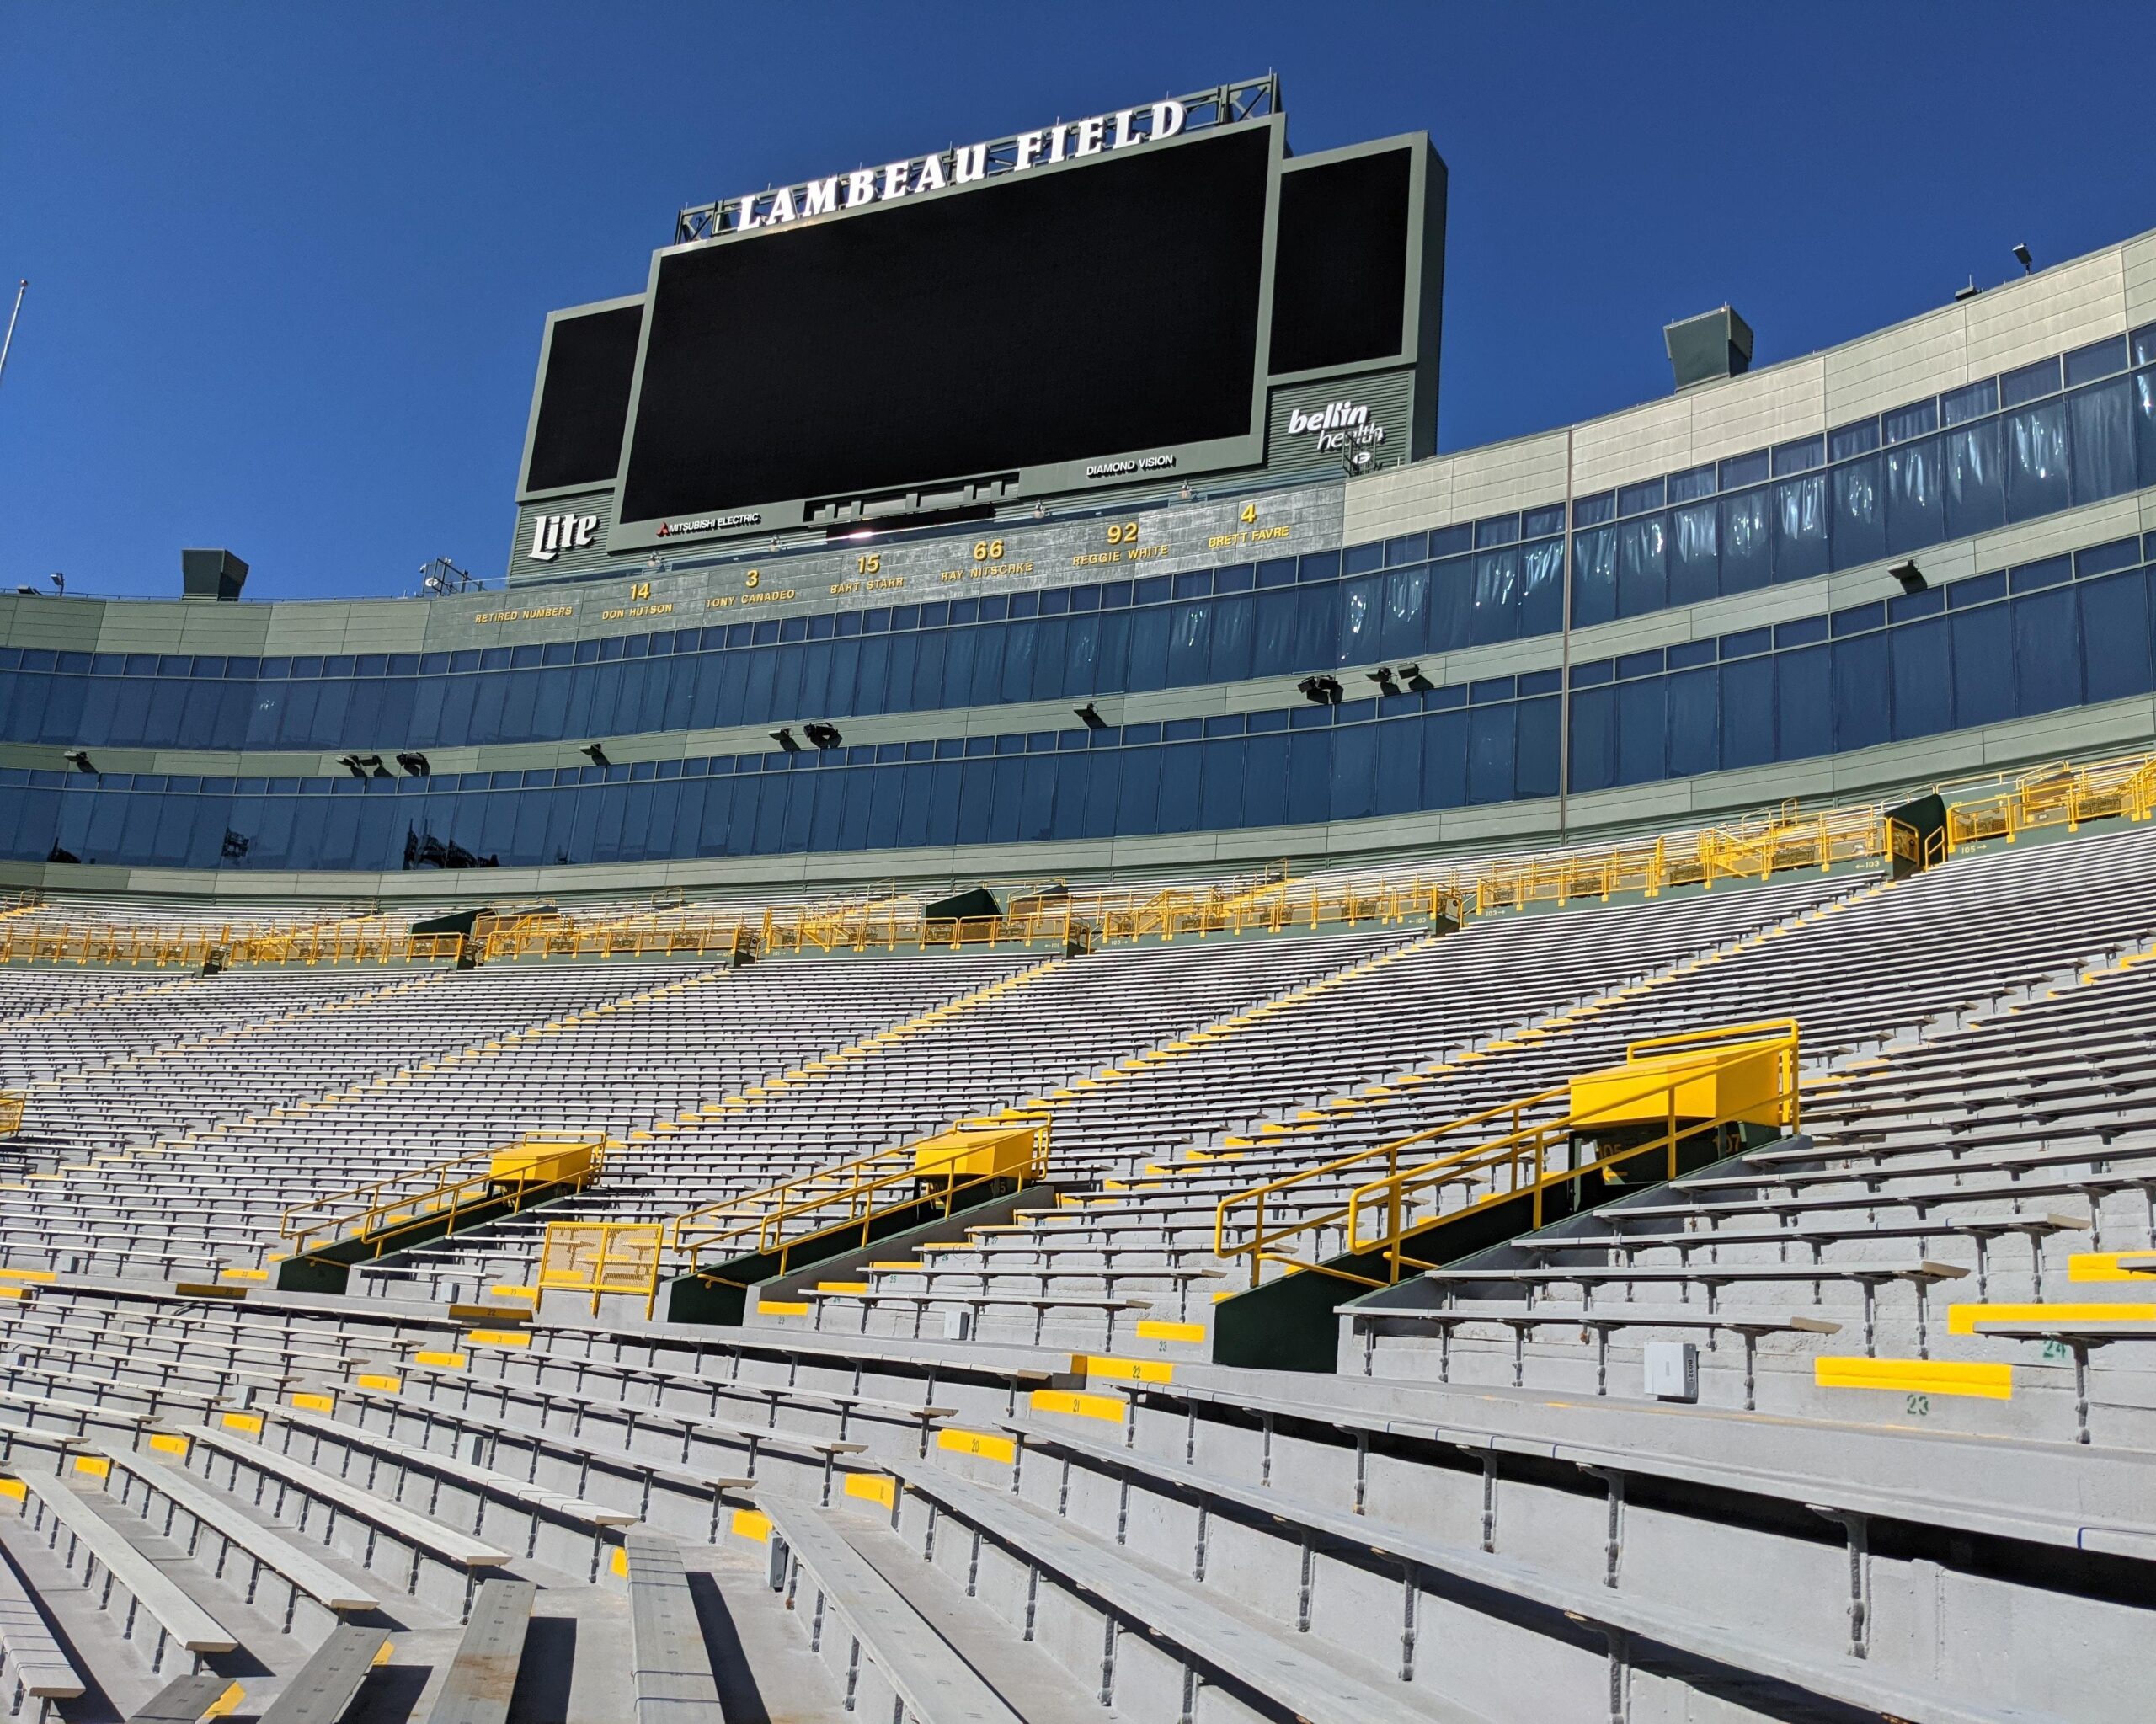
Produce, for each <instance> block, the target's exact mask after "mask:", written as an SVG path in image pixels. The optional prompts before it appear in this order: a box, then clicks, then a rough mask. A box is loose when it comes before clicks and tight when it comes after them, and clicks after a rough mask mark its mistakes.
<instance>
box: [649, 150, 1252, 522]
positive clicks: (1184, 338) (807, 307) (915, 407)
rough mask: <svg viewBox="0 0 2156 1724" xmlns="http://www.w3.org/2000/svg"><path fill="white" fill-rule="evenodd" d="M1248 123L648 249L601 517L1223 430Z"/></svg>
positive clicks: (913, 477) (1241, 346) (935, 475)
mask: <svg viewBox="0 0 2156 1724" xmlns="http://www.w3.org/2000/svg"><path fill="white" fill-rule="evenodd" d="M1271 154H1272V135H1271V131H1270V130H1269V129H1268V128H1267V127H1264V126H1262V125H1250V126H1244V127H1235V128H1231V129H1226V130H1224V131H1220V132H1219V133H1216V134H1214V135H1212V136H1198V137H1193V138H1192V139H1191V140H1189V141H1187V142H1179V143H1175V144H1161V145H1156V146H1151V147H1141V148H1136V149H1128V148H1127V149H1126V150H1125V151H1123V152H1119V153H1117V154H1114V155H1110V156H1107V157H1104V158H1102V160H1100V161H1098V162H1091V163H1085V164H1083V165H1081V166H1076V167H1072V168H1065V169H1061V170H1058V171H1055V172H1045V173H1044V172H1039V171H1038V170H1037V171H1034V172H1030V173H1022V174H1013V175H1011V176H1010V177H1008V178H1006V179H998V180H996V181H995V182H994V183H992V184H988V185H985V186H981V187H978V188H976V189H972V190H969V191H965V192H960V193H953V194H952V195H947V196H942V197H933V198H929V199H926V200H923V201H921V203H918V204H913V205H908V204H905V203H894V204H893V205H889V206H888V207H879V208H876V209H873V210H869V211H863V212H862V214H861V215H859V216H846V217H841V218H839V219H836V220H827V221H820V222H815V223H813V224H811V225H809V226H807V227H801V228H798V229H796V230H794V231H793V232H782V233H774V234H766V235H761V236H755V237H745V238H742V239H739V240H737V241H732V242H728V243H723V244H719V245H711V246H705V247H702V248H699V249H696V250H694V251H686V252H680V253H676V254H673V255H671V256H669V257H666V258H663V259H661V260H660V262H659V276H658V280H657V283H656V291H655V292H654V295H653V301H652V307H651V331H650V334H649V336H648V339H647V341H646V344H645V352H644V362H643V392H642V393H641V395H640V396H639V397H638V403H637V408H636V424H635V426H634V429H633V432H632V440H631V442H630V452H629V467H628V476H627V482H626V484H625V487H624V492H625V494H624V498H623V504H622V519H623V520H656V519H659V518H663V517H675V516H680V515H696V514H704V513H709V512H715V511H718V510H726V509H739V508H743V507H747V506H753V505H755V504H773V503H779V502H784V501H787V500H790V499H795V498H802V499H808V498H815V497H823V496H834V495H835V496H847V495H852V494H858V493H863V492H874V491H881V490H895V489H901V488H910V487H914V486H916V485H926V484H929V483H933V482H935V481H937V480H940V479H954V478H964V477H968V476H971V475H976V474H985V473H995V472H1005V471H1007V470H1010V469H1012V468H1019V467H1033V466H1038V465H1041V464H1043V463H1048V462H1067V461H1086V460H1093V459H1097V458H1101V457H1103V456H1113V455H1116V454H1119V453H1123V452H1125V451H1132V450H1138V449H1149V448H1156V447H1160V446H1164V445H1167V444H1175V443H1185V442H1195V441H1201V440H1210V439H1214V438H1225V437H1235V436H1241V435H1246V434H1248V433H1249V431H1250V430H1251V396H1252V390H1253V386H1254V382H1255V376H1254V373H1255V369H1256V366H1257V363H1258V355H1257V347H1258V328H1257V324H1258V302H1259V298H1260V291H1261V288H1262V279H1261V278H1262V273H1263V267H1262V266H1263V259H1264V247H1265V236H1266V191H1267V180H1268V177H1269V168H1270V164H1271Z"/></svg>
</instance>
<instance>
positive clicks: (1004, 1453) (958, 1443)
mask: <svg viewBox="0 0 2156 1724" xmlns="http://www.w3.org/2000/svg"><path fill="white" fill-rule="evenodd" d="M936 1446H937V1448H938V1449H949V1450H950V1451H951V1452H952V1453H953V1454H978V1455H979V1456H980V1458H981V1459H982V1460H1000V1461H1001V1462H1002V1463H1003V1464H1004V1465H1006V1466H1008V1465H1011V1463H1012V1462H1013V1461H1015V1460H1017V1458H1018V1445H1017V1444H1016V1443H1014V1442H1012V1441H1011V1439H1010V1438H1008V1437H997V1436H992V1435H990V1433H988V1432H986V1431H961V1430H955V1429H947V1430H942V1431H938V1432H937V1433H936Z"/></svg>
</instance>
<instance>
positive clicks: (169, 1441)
mask: <svg viewBox="0 0 2156 1724" xmlns="http://www.w3.org/2000/svg"><path fill="white" fill-rule="evenodd" d="M150 1446H151V1447H152V1449H156V1450H157V1453H158V1454H177V1455H179V1457H180V1458H181V1459H182V1460H185V1459H186V1457H187V1453H188V1451H189V1449H191V1448H192V1447H193V1446H194V1445H193V1444H190V1443H189V1441H188V1440H187V1438H184V1437H177V1436H174V1435H173V1433H171V1432H170V1431H152V1432H151V1433H150Z"/></svg>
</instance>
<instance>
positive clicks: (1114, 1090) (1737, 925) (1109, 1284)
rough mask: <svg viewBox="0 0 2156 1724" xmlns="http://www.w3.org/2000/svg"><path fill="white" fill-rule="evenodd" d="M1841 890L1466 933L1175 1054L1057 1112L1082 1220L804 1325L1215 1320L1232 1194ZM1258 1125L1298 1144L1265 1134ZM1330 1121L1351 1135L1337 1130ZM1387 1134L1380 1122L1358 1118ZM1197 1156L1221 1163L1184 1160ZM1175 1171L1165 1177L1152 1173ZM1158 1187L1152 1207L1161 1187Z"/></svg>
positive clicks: (904, 1282)
mask: <svg viewBox="0 0 2156 1724" xmlns="http://www.w3.org/2000/svg"><path fill="white" fill-rule="evenodd" d="M1846 884H1847V883H1836V882H1833V881H1831V880H1830V881H1827V882H1821V881H1817V880H1801V881H1797V882H1793V883H1781V884H1776V885H1772V886H1766V887H1758V888H1753V889H1744V890H1738V891H1733V892H1724V893H1721V894H1694V895H1692V896H1690V897H1686V898H1679V899H1673V900H1672V901H1670V902H1668V903H1666V904H1651V905H1625V906H1621V907H1611V908H1607V909H1604V908H1588V909H1582V910H1572V911H1567V912H1564V913H1561V914H1558V915H1550V916H1536V917H1518V918H1508V919H1503V920H1496V921H1484V922H1476V923H1472V924H1470V926H1469V927H1468V928H1467V929H1465V930H1464V931H1462V932H1460V933H1458V934H1455V935H1452V936H1449V937H1444V938H1443V939H1439V940H1431V941H1426V942H1420V943H1418V944H1417V945H1414V946H1412V947H1405V948H1402V949H1401V950H1400V951H1399V952H1398V953H1396V954H1394V958H1395V961H1393V962H1391V963H1388V964H1386V965H1385V967H1383V968H1382V969H1378V968H1372V969H1369V970H1368V971H1366V972H1365V973H1364V974H1360V975H1358V976H1356V977H1353V978H1352V979H1348V981H1346V982H1345V983H1344V984H1343V985H1341V986H1340V987H1338V988H1337V989H1329V990H1325V991H1324V992H1322V993H1313V994H1312V995H1309V996H1306V997H1305V998H1303V999H1300V1000H1298V1001H1294V1002H1291V1003H1289V1004H1287V1005H1285V1006H1283V1007H1282V1008H1281V1009H1279V1010H1278V1011H1273V1012H1267V1013H1266V1014H1264V1015H1263V1016H1262V1017H1257V1018H1255V1019H1254V1020H1253V1021H1251V1022H1248V1023H1247V1024H1246V1025H1243V1026H1240V1027H1238V1031H1237V1033H1235V1034H1234V1035H1232V1036H1227V1037H1223V1038H1218V1039H1214V1040H1213V1041H1211V1042H1209V1043H1208V1044H1206V1045H1204V1046H1203V1047H1202V1048H1199V1049H1194V1050H1192V1051H1190V1052H1189V1053H1187V1054H1185V1055H1183V1056H1182V1057H1181V1058H1178V1059H1173V1060H1165V1059H1164V1060H1162V1061H1161V1062H1159V1063H1157V1064H1155V1065H1149V1066H1147V1067H1145V1068H1144V1069H1142V1070H1139V1071H1137V1072H1134V1073H1132V1074H1129V1075H1127V1076H1126V1077H1124V1078H1123V1080H1122V1081H1118V1082H1117V1083H1115V1084H1113V1085H1112V1086H1104V1087H1100V1088H1096V1089H1093V1090H1091V1091H1088V1092H1072V1093H1068V1094H1066V1095H1065V1096H1061V1097H1057V1096H1051V1097H1049V1098H1048V1099H1049V1101H1050V1102H1052V1103H1054V1113H1053V1115H1052V1119H1051V1125H1050V1133H1051V1140H1052V1142H1053V1143H1054V1145H1055V1146H1056V1166H1057V1170H1058V1173H1059V1177H1062V1178H1065V1179H1066V1180H1071V1181H1075V1182H1080V1188H1081V1189H1083V1188H1086V1187H1087V1186H1088V1185H1090V1186H1091V1189H1092V1190H1093V1192H1094V1195H1093V1196H1092V1197H1091V1199H1090V1201H1089V1202H1088V1203H1087V1204H1086V1206H1085V1207H1083V1208H1082V1209H1078V1208H1073V1209H1062V1210H1059V1211H1057V1212H1056V1213H1054V1214H1049V1215H1036V1216H1032V1217H1028V1218H1023V1219H1025V1220H1028V1221H1030V1223H1031V1225H1027V1226H1023V1227H1020V1228H1016V1229H1007V1230H999V1231H996V1232H994V1233H990V1234H985V1235H981V1236H977V1237H976V1238H974V1240H972V1241H969V1244H968V1246H967V1247H966V1248H963V1249H952V1250H938V1251H937V1252H934V1254H933V1258H932V1261H931V1260H930V1258H929V1256H928V1254H926V1253H924V1254H923V1257H922V1261H921V1266H920V1267H918V1268H901V1269H889V1270H880V1271H872V1272H870V1274H871V1280H872V1285H871V1288H870V1290H869V1292H868V1293H867V1294H865V1295H864V1294H854V1293H849V1292H844V1291H835V1292H831V1293H829V1294H816V1295H814V1304H815V1305H816V1306H817V1310H816V1311H815V1312H814V1313H813V1314H812V1317H811V1321H813V1322H814V1323H816V1324H818V1325H819V1326H822V1325H828V1326H831V1327H833V1328H835V1329H856V1328H858V1329H859V1330H861V1331H862V1332H884V1333H900V1334H909V1333H920V1332H923V1325H924V1324H932V1323H933V1321H935V1320H936V1319H937V1314H938V1313H940V1311H941V1310H944V1309H953V1310H966V1311H968V1312H969V1314H970V1316H972V1318H973V1320H974V1321H975V1323H976V1324H978V1325H979V1326H980V1329H979V1332H982V1333H984V1334H992V1335H995V1336H998V1337H1002V1338H1007V1339H1022V1340H1031V1339H1033V1338H1035V1337H1036V1336H1043V1337H1046V1336H1053V1337H1056V1338H1059V1339H1063V1340H1066V1341H1068V1342H1070V1343H1071V1344H1074V1345H1100V1344H1102V1343H1103V1342H1104V1338H1105V1337H1106V1336H1107V1335H1108V1334H1109V1333H1111V1332H1113V1326H1114V1323H1115V1321H1116V1317H1115V1312H1114V1311H1113V1310H1111V1309H1106V1308H1102V1307H1101V1305H1100V1301H1101V1300H1102V1299H1103V1298H1107V1299H1111V1300H1113V1299H1118V1298H1121V1299H1128V1300H1135V1301H1142V1302H1143V1303H1144V1304H1145V1305H1146V1306H1147V1307H1148V1308H1149V1309H1150V1310H1153V1311H1154V1312H1155V1315H1157V1316H1159V1317H1161V1319H1164V1320H1171V1321H1178V1322H1191V1321H1197V1322H1199V1323H1201V1324H1202V1323H1203V1322H1204V1321H1205V1320H1206V1318H1207V1317H1208V1316H1209V1298H1207V1297H1206V1296H1205V1295H1206V1294H1208V1293H1209V1291H1211V1290H1212V1289H1209V1288H1205V1287H1202V1286H1198V1285H1197V1284H1198V1283H1199V1282H1203V1281H1205V1280H1209V1278H1212V1277H1214V1276H1215V1275H1219V1274H1221V1273H1225V1272H1224V1271H1222V1270H1221V1268H1220V1266H1219V1264H1218V1263H1217V1262H1216V1261H1215V1259H1214V1257H1213V1256H1212V1243H1213V1240H1212V1235H1213V1209H1214V1204H1216V1203H1217V1202H1218V1200H1219V1196H1220V1195H1222V1194H1225V1193H1230V1192H1233V1191H1237V1190H1241V1189H1242V1188H1245V1187H1246V1186H1248V1185H1250V1184H1251V1183H1253V1182H1257V1180H1260V1179H1262V1178H1264V1177H1267V1171H1262V1170H1270V1171H1275V1172H1278V1171H1289V1170H1293V1169H1295V1168H1299V1167H1301V1166H1307V1165H1310V1163H1312V1162H1315V1161H1324V1160H1327V1159H1330V1158H1331V1156H1336V1155H1338V1154H1339V1153H1341V1152H1342V1149H1341V1146H1340V1145H1339V1142H1338V1139H1339V1137H1340V1136H1341V1134H1342V1133H1343V1132H1346V1131H1349V1130H1353V1131H1356V1132H1360V1133H1376V1134H1381V1136H1390V1135H1394V1134H1398V1133H1399V1132H1401V1131H1403V1130H1406V1129H1412V1126H1410V1125H1407V1124H1402V1123H1401V1121H1402V1120H1405V1119H1413V1118H1417V1117H1422V1118H1427V1117H1428V1115H1427V1113H1422V1115H1420V1116H1418V1115H1417V1113H1414V1112H1412V1111H1410V1110H1411V1109H1425V1108H1427V1106H1428V1104H1426V1103H1425V1102H1423V1101H1422V1097H1423V1096H1424V1095H1425V1094H1426V1093H1427V1092H1429V1091H1438V1092H1440V1093H1444V1086H1442V1085H1440V1084H1438V1082H1436V1081H1433V1079H1432V1077H1431V1075H1430V1073H1431V1072H1432V1071H1433V1070H1434V1069H1436V1068H1438V1067H1441V1066H1449V1065H1454V1064H1455V1063H1457V1062H1458V1061H1459V1059H1460V1056H1461V1055H1463V1054H1465V1055H1468V1056H1469V1059H1468V1062H1467V1066H1466V1067H1465V1068H1463V1069H1470V1068H1471V1070H1477V1071H1479V1070H1481V1066H1479V1065H1475V1064H1474V1060H1475V1059H1476V1058H1478V1057H1479V1053H1478V1044H1486V1043H1491V1042H1492V1041H1497V1040H1498V1039H1500V1038H1501V1034H1502V1033H1506V1032H1511V1031H1515V1030H1519V1029H1522V1028H1523V1027H1526V1026H1528V1025H1529V1024H1530V1022H1532V1021H1534V1020H1538V1019H1547V1018H1550V1017H1553V1016H1556V1017H1562V1016H1563V1015H1564V1014H1566V1013H1567V1012H1571V1011H1577V1009H1578V1008H1579V1007H1580V1006H1581V1005H1582V1002H1583V1001H1588V1000H1589V999H1591V998H1592V997H1593V996H1595V995H1599V994H1602V993H1604V992H1606V991H1608V990H1613V989H1625V988H1630V987H1635V986H1638V985H1641V984H1642V982H1643V981H1644V979H1647V978H1650V977H1653V976H1657V975H1666V974H1669V973H1671V972H1672V971H1673V970H1674V969H1676V968H1677V967H1678V966H1679V965H1682V964H1685V963H1692V962H1694V961H1696V954H1697V953H1700V951H1701V950H1702V949H1703V948H1705V949H1707V950H1710V951H1711V950H1714V949H1716V948H1718V947H1724V946H1727V945H1729V944H1731V943H1732V942H1741V941H1744V940H1748V939H1755V938H1757V937H1758V936H1759V933H1760V931H1762V930H1763V929H1767V928H1772V927H1775V926H1781V925H1782V923H1783V922H1784V921H1785V920H1787V919H1790V918H1793V917H1800V916H1803V915H1809V914H1812V913H1814V912H1815V911H1816V910H1817V907H1818V906H1819V905H1820V904H1821V903H1822V899H1828V898H1829V896H1830V894H1833V893H1835V892H1838V891H1840V890H1842V889H1844V887H1845V886H1846ZM1530 1033H1531V1032H1530ZM1492 1059H1493V1063H1494V1056H1492ZM1260 1108H1262V1109H1263V1110H1265V1113H1269V1114H1271V1115H1273V1116H1274V1117H1275V1118H1277V1119H1278V1120H1279V1122H1280V1123H1281V1124H1283V1125H1285V1126H1287V1127H1289V1129H1287V1130H1285V1131H1283V1132H1282V1133H1281V1134H1279V1135H1278V1137H1277V1138H1275V1137H1273V1136H1271V1135H1267V1134H1266V1132H1265V1129H1264V1125H1265V1119H1264V1116H1263V1114H1261V1113H1258V1112H1257V1110H1258V1109H1260ZM1341 1108H1345V1109H1346V1110H1347V1111H1346V1112H1344V1113H1343V1112H1341V1111H1339V1110H1340V1109H1341ZM1336 1119H1337V1120H1342V1121H1345V1122H1348V1123H1347V1124H1340V1125H1336V1124H1331V1123H1329V1122H1331V1121H1333V1120H1336ZM1375 1119H1382V1120H1384V1121H1385V1124H1366V1123H1365V1121H1366V1120H1375ZM1230 1139H1233V1140H1235V1145H1230V1143H1229V1142H1228V1140H1230ZM1276 1145H1277V1146H1276ZM1193 1152H1195V1154H1196V1155H1198V1156H1203V1157H1205V1158H1207V1159H1202V1160H1199V1159H1189V1160H1185V1161H1175V1160H1174V1158H1175V1157H1176V1156H1177V1155H1178V1154H1179V1153H1180V1154H1182V1155H1185V1156H1189V1155H1191V1154H1192V1153H1193ZM1066 1158H1067V1159H1066ZM1160 1166H1171V1167H1172V1170H1173V1171H1172V1172H1171V1173H1169V1174H1167V1175H1166V1176H1153V1175H1150V1174H1149V1172H1148V1170H1149V1169H1151V1168H1155V1167H1160ZM1088 1175H1091V1179H1090V1181H1089V1180H1088V1177H1087V1176H1088ZM1155 1177H1159V1178H1160V1180H1161V1187H1160V1190H1159V1192H1158V1193H1157V1194H1155V1193H1154V1192H1152V1191H1150V1190H1149V1189H1148V1188H1149V1186H1150V1185H1151V1184H1152V1182H1153V1180H1154V1179H1155ZM1118 1187H1120V1188H1122V1189H1120V1190H1118V1189H1117V1188H1118ZM1321 1200H1322V1201H1324V1202H1331V1201H1335V1200H1337V1193H1336V1192H1334V1191H1333V1190H1331V1188H1326V1189H1325V1190H1324V1191H1323V1192H1322V1193H1312V1195H1311V1198H1310V1201H1311V1202H1312V1203H1317V1202H1319V1201H1321ZM1126 1224H1129V1225H1126ZM1057 1298H1060V1299H1063V1300H1067V1301H1069V1304H1070V1308H1069V1310H1068V1312H1067V1318H1068V1321H1062V1322H1059V1323H1056V1324H1054V1325H1053V1326H1050V1325H1048V1324H1045V1323H1044V1322H1043V1316H1042V1314H1043V1305H1042V1304H1041V1303H1040V1302H1041V1301H1043V1300H1053V1299H1057ZM1081 1300H1083V1301H1086V1302H1087V1304H1089V1305H1091V1307H1092V1309H1090V1310H1089V1309H1087V1308H1086V1305H1081ZM826 1306H828V1307H830V1314H829V1315H828V1316H825V1315H824V1308H825V1307H826Z"/></svg>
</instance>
